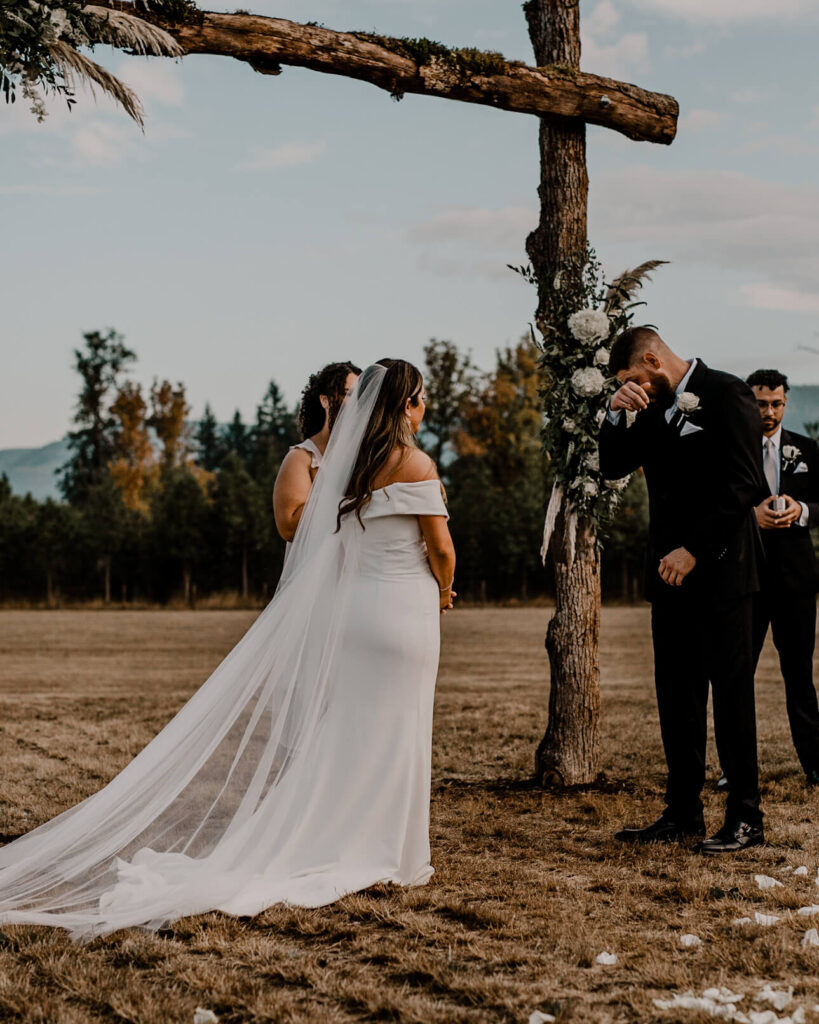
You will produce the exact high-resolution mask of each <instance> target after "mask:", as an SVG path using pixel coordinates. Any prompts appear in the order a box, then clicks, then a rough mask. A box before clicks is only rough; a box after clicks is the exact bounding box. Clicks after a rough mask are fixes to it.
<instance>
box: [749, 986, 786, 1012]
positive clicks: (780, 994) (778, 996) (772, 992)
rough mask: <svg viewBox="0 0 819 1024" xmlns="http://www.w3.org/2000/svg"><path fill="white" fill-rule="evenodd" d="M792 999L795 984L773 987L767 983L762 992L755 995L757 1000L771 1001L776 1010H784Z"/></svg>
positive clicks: (759, 1001)
mask: <svg viewBox="0 0 819 1024" xmlns="http://www.w3.org/2000/svg"><path fill="white" fill-rule="evenodd" d="M792 999H793V985H791V986H790V987H789V988H787V989H776V988H771V986H770V985H766V986H765V988H763V989H762V991H761V992H758V993H757V994H756V995H755V996H754V1001H755V1002H757V1003H770V1004H771V1006H773V1008H774V1009H775V1010H784V1009H785V1007H786V1006H787V1005H788V1003H789V1002H790V1001H791V1000H792Z"/></svg>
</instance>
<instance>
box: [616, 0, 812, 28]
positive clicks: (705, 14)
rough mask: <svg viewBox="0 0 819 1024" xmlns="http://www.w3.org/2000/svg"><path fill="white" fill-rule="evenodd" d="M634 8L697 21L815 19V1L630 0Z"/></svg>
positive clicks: (719, 22) (714, 22) (722, 23)
mask: <svg viewBox="0 0 819 1024" xmlns="http://www.w3.org/2000/svg"><path fill="white" fill-rule="evenodd" d="M631 3H632V4H633V5H634V6H635V7H639V8H640V9H641V10H643V11H647V12H649V13H652V14H665V15H667V16H669V17H671V18H675V19H678V20H683V21H689V22H693V23H697V24H703V23H705V24H720V25H728V24H734V23H737V22H750V21H763V20H766V21H767V20H771V21H777V22H786V21H792V20H797V19H798V20H802V19H810V20H816V18H817V15H819V11H818V10H817V4H816V0H776V2H775V3H773V2H772V0H631Z"/></svg>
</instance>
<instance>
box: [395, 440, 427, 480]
mask: <svg viewBox="0 0 819 1024" xmlns="http://www.w3.org/2000/svg"><path fill="white" fill-rule="evenodd" d="M401 455H402V456H403V457H402V458H400V459H397V460H396V467H395V470H394V472H393V474H392V480H391V483H395V484H414V483H418V482H420V481H421V480H437V479H438V470H437V468H436V466H435V463H434V462H433V460H432V459H431V458H430V457H429V455H427V453H426V452H422V451H421V449H420V448H411V449H410V450H409V451H406V450H405V451H404V452H402V453H401Z"/></svg>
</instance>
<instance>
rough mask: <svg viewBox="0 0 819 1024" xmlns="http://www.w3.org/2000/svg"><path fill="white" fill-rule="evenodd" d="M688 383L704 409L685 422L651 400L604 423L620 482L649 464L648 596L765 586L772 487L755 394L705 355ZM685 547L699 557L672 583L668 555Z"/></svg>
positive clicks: (604, 457)
mask: <svg viewBox="0 0 819 1024" xmlns="http://www.w3.org/2000/svg"><path fill="white" fill-rule="evenodd" d="M686 390H687V391H688V392H691V393H693V394H695V395H696V396H697V397H698V399H699V408H698V409H697V410H696V411H695V412H692V413H690V414H688V415H687V416H685V417H684V419H683V421H682V423H680V424H678V425H676V426H671V425H669V424H668V423H667V422H666V419H665V412H666V410H665V409H663V408H660V407H659V406H657V405H655V404H652V405H650V406H649V408H648V409H645V410H643V411H642V412H640V413H638V414H637V417H636V419H635V420H634V423H633V424H632V426H630V427H628V426H627V423H626V416H625V413H623V414H622V415H621V416H620V420H619V422H618V423H617V425H614V424H612V423H611V422H610V421H609V420H608V418H607V419H606V420H604V422H603V425H602V427H601V429H600V469H601V471H602V473H603V476H604V477H606V478H607V479H611V480H617V479H620V478H622V477H624V476H626V475H627V474H629V473H632V472H634V471H635V470H636V469H638V468H639V467H640V466H642V467H643V470H644V472H645V476H646V483H647V484H648V498H649V541H648V552H647V558H646V597H647V598H648V600H649V601H654V600H656V599H657V598H658V597H662V596H663V595H664V594H667V593H669V592H670V591H672V590H677V589H682V590H685V591H688V592H694V591H696V592H697V593H698V594H699V595H700V596H701V597H702V598H705V599H706V600H711V599H714V600H721V599H723V600H730V599H732V598H736V597H740V596H743V595H746V594H750V593H754V592H755V591H756V590H758V589H759V563H760V560H761V558H762V549H761V541H760V538H759V529H758V527H757V523H756V517H755V515H754V511H753V509H754V506H755V505H758V504H759V502H760V501H761V500H763V498H764V497H765V496H766V495H767V494H768V487H767V485H766V483H765V476H764V473H763V470H762V420H761V417H760V415H759V410H758V408H757V404H756V400H755V399H754V395H753V392H752V391H751V389H750V388H749V387H748V385H747V384H745V383H744V382H743V381H741V380H740V379H739V378H738V377H734V376H732V375H731V374H729V373H722V372H721V371H719V370H711V369H709V368H708V367H707V366H706V365H705V364H704V363H703V362H699V361H698V362H697V365H696V367H695V369H694V372H693V374H692V375H691V378H690V381H689V383H688V385H687V388H686ZM680 547H684V548H686V549H687V550H688V551H690V552H691V554H692V555H694V556H695V557H696V559H697V565H696V567H695V568H694V570H693V571H692V572H691V573H690V574H689V576H688V577H687V578H686V580H685V582H684V583H683V586H682V588H676V587H674V588H672V587H669V586H668V584H666V583H664V582H663V580H662V579H661V578H660V575H659V573H658V571H657V570H658V566H659V563H660V560H661V559H662V558H663V557H664V556H665V555H667V554H668V553H669V552H670V551H673V550H675V549H676V548H680Z"/></svg>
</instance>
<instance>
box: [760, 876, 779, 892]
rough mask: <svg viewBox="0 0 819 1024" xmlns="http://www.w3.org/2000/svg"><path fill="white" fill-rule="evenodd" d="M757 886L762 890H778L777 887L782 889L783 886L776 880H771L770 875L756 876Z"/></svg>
mask: <svg viewBox="0 0 819 1024" xmlns="http://www.w3.org/2000/svg"><path fill="white" fill-rule="evenodd" d="M754 878H755V879H756V884H757V885H758V886H759V888H760V889H776V888H777V887H778V888H780V889H782V888H783V885H782V883H781V882H779V881H777V880H776V879H775V878H771V876H770V875H754Z"/></svg>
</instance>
